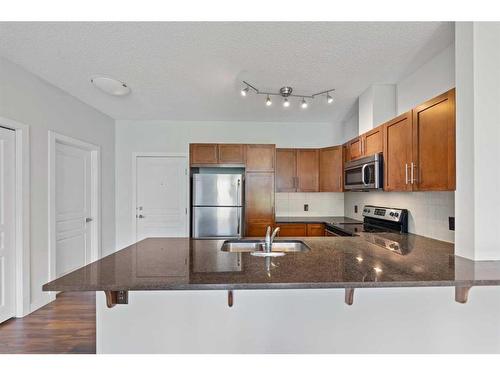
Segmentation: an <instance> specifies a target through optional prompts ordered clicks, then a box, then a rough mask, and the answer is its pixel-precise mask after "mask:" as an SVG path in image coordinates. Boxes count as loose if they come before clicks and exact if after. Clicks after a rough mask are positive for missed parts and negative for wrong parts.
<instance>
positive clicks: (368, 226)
mask: <svg viewBox="0 0 500 375" xmlns="http://www.w3.org/2000/svg"><path fill="white" fill-rule="evenodd" d="M328 229H329V230H331V231H333V233H335V234H337V235H339V236H354V235H356V233H361V232H365V233H379V232H392V233H408V210H406V209H401V208H389V207H378V206H365V207H364V208H363V222H362V223H342V224H334V225H329V226H328Z"/></svg>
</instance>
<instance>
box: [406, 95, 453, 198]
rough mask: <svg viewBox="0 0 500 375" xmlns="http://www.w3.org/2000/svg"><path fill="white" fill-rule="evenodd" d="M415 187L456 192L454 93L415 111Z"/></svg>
mask: <svg viewBox="0 0 500 375" xmlns="http://www.w3.org/2000/svg"><path fill="white" fill-rule="evenodd" d="M413 162H414V166H413V168H414V170H413V174H414V186H415V187H416V189H418V190H455V89H452V90H450V91H448V92H445V93H444V94H442V95H439V96H437V97H435V98H433V99H431V100H428V101H427V102H425V103H423V104H421V105H419V106H418V107H416V108H414V109H413Z"/></svg>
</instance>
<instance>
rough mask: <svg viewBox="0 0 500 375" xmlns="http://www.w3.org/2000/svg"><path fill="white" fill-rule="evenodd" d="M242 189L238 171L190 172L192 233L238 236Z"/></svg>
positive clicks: (241, 209) (228, 236)
mask: <svg viewBox="0 0 500 375" xmlns="http://www.w3.org/2000/svg"><path fill="white" fill-rule="evenodd" d="M243 191H244V190H243V175H242V174H194V175H193V194H192V234H193V237H194V238H240V237H242V233H243Z"/></svg>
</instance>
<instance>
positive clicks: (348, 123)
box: [341, 100, 359, 143]
mask: <svg viewBox="0 0 500 375" xmlns="http://www.w3.org/2000/svg"><path fill="white" fill-rule="evenodd" d="M358 106H359V100H358V101H356V103H355V105H354V108H353V111H352V112H351V113H350V114H349V115H348V116H347V117H346V119H345V120H344V121H343V122H342V134H343V136H342V142H341V143H345V142H347V141H348V140H350V139H353V138H354V137H357V136H358V134H359V112H358Z"/></svg>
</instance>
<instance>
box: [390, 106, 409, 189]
mask: <svg viewBox="0 0 500 375" xmlns="http://www.w3.org/2000/svg"><path fill="white" fill-rule="evenodd" d="M411 125H412V111H409V112H407V113H404V114H402V115H401V116H398V117H396V118H395V119H393V120H391V121H389V122H387V123H385V124H384V125H383V126H384V131H383V135H384V136H383V148H384V190H387V191H408V190H412V185H411V182H410V166H411V161H412V126H411Z"/></svg>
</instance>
